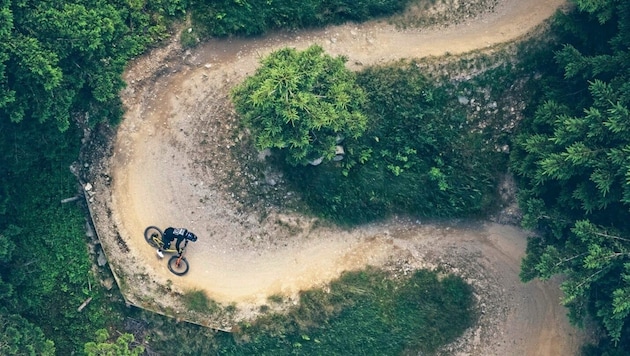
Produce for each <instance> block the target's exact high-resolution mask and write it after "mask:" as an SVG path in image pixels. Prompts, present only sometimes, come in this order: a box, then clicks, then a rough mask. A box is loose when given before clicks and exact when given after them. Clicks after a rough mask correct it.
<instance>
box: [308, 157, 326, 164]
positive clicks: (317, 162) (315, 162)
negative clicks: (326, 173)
mask: <svg viewBox="0 0 630 356" xmlns="http://www.w3.org/2000/svg"><path fill="white" fill-rule="evenodd" d="M323 161H324V157H319V158H318V159H314V160H312V161H309V162H308V164H310V165H311V166H319V165H320V164H321V163H322V162H323Z"/></svg>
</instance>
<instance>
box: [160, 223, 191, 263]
mask: <svg viewBox="0 0 630 356" xmlns="http://www.w3.org/2000/svg"><path fill="white" fill-rule="evenodd" d="M175 239H177V242H176V243H175V249H176V250H177V253H182V250H181V249H180V248H179V245H180V244H181V243H182V241H184V240H189V241H192V242H195V241H197V235H195V234H193V233H192V232H190V231H188V230H187V229H184V228H176V227H169V228H167V229H166V230H164V233H163V234H162V242H163V243H164V247H163V249H164V250H168V249H169V247H171V242H173V240H175ZM163 249H162V248H158V250H157V254H158V256H159V257H160V258H163V257H164V254H163V253H162V250H163Z"/></svg>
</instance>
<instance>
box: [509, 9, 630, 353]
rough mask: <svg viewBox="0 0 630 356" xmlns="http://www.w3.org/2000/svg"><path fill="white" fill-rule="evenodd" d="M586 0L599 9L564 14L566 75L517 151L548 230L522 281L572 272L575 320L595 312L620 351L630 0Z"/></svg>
mask: <svg viewBox="0 0 630 356" xmlns="http://www.w3.org/2000/svg"><path fill="white" fill-rule="evenodd" d="M576 2H577V3H578V6H579V7H580V8H581V9H583V10H587V11H589V14H587V15H584V14H574V15H569V16H567V17H564V18H562V19H561V24H562V28H561V30H562V31H566V32H560V33H561V34H563V36H564V37H563V38H564V39H565V40H566V41H567V43H566V44H565V45H563V46H562V48H561V49H559V50H558V51H556V53H555V60H556V62H557V63H558V64H559V66H560V67H561V68H562V69H563V70H564V73H562V75H563V77H561V79H562V80H556V81H547V82H546V84H547V85H549V84H551V85H549V87H543V90H544V91H545V92H546V93H547V95H545V96H544V99H545V102H544V103H543V104H541V105H539V106H538V108H537V110H536V112H535V113H534V115H533V117H531V118H528V119H527V120H526V121H525V122H524V123H523V126H522V128H521V133H520V134H519V135H518V136H517V138H516V139H515V145H514V149H513V150H512V155H511V167H512V169H513V171H514V172H515V173H516V174H517V176H518V178H519V181H520V185H521V191H520V197H519V199H520V201H521V206H522V207H524V213H525V219H524V222H525V223H526V226H527V227H530V228H536V229H538V230H539V231H540V232H541V235H540V237H539V238H536V239H531V240H530V241H529V246H528V250H527V255H526V257H525V259H524V260H523V265H522V272H521V278H522V279H523V280H530V279H532V278H536V277H538V278H542V279H546V278H549V277H551V276H552V275H554V274H559V273H561V274H564V275H566V276H567V279H566V281H565V282H564V283H563V284H562V290H563V291H564V299H563V303H564V304H565V305H567V306H568V308H569V312H570V316H571V318H572V320H573V321H574V322H576V323H580V322H581V320H582V319H583V318H584V317H585V316H586V315H588V314H590V315H591V316H593V317H595V318H596V320H598V321H599V322H600V323H601V325H602V326H603V327H604V328H605V330H606V331H607V335H608V337H609V338H610V339H609V340H608V341H612V343H611V344H609V345H608V346H605V349H606V351H605V352H602V353H609V354H615V353H616V352H617V351H616V350H615V349H614V347H611V346H610V345H626V346H627V345H628V340H629V339H628V337H627V336H628V334H627V332H626V333H624V330H627V328H628V325H629V324H630V323H629V321H630V304H629V303H628V300H630V299H629V298H628V297H629V296H630V274H629V272H630V270H629V269H630V158H629V157H630V129H629V128H630V111H629V108H630V85H629V84H628V83H629V82H630V51H629V50H628V49H629V48H630V36H629V35H628V29H629V28H630V3H627V2H619V1H614V0H611V1H604V2H592V1H576ZM589 17H590V18H589ZM576 24H579V26H578V25H576ZM586 29H588V30H586ZM559 79H560V78H559ZM576 88H577V89H578V90H577V91H576ZM581 88H583V89H581ZM585 89H587V90H585ZM608 341H605V342H603V343H602V345H606V342H608ZM626 352H627V350H626Z"/></svg>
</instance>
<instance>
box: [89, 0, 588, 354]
mask: <svg viewBox="0 0 630 356" xmlns="http://www.w3.org/2000/svg"><path fill="white" fill-rule="evenodd" d="M563 3H564V2H563V1H560V0H503V1H497V2H494V3H493V4H492V6H491V8H489V9H487V10H489V11H485V12H481V13H480V14H478V16H477V17H475V18H474V19H472V20H468V21H461V22H458V23H457V24H456V25H452V26H441V27H434V28H429V29H426V28H425V29H407V30H404V31H403V30H399V29H397V28H396V27H395V26H392V25H390V24H387V23H385V22H377V21H375V22H370V23H366V24H361V25H356V24H347V25H344V26H336V27H330V28H326V29H322V30H316V31H299V32H290V33H285V32H283V33H277V34H274V35H269V36H266V37H262V38H256V39H249V40H245V39H229V40H213V41H210V42H207V43H204V44H202V45H200V46H199V47H198V48H196V49H194V50H190V51H181V50H180V49H179V48H178V45H177V43H173V44H171V45H169V46H168V47H165V48H162V49H159V50H156V51H154V52H153V53H151V54H149V55H147V56H145V57H143V58H140V59H138V60H137V61H136V62H135V63H133V64H132V65H131V66H130V68H129V70H128V72H127V73H126V79H127V81H128V83H129V87H128V88H127V89H126V90H125V91H124V92H123V100H124V103H125V106H126V115H125V119H124V122H123V123H122V124H121V125H120V127H119V128H118V129H117V131H116V132H115V133H114V137H113V144H112V145H111V146H110V152H108V153H107V154H106V155H105V157H103V158H102V159H100V160H97V161H94V162H91V165H90V167H89V169H88V170H89V174H88V175H89V177H91V178H90V180H91V181H90V183H91V184H92V186H93V188H92V189H91V191H90V195H91V198H90V200H91V207H92V211H93V213H94V220H95V225H96V227H97V230H98V231H99V235H100V236H101V239H102V241H103V248H104V250H105V252H106V253H107V255H108V258H109V260H110V264H111V266H112V269H113V270H114V272H115V273H116V275H117V276H118V278H119V283H120V284H121V290H122V291H123V293H124V294H125V296H126V298H127V299H128V300H129V301H130V302H131V303H133V304H136V305H140V306H143V307H147V308H150V309H153V310H156V311H159V312H164V313H168V314H172V315H173V314H175V315H178V314H179V315H180V316H181V317H182V318H184V319H192V320H195V321H198V322H200V323H205V324H208V325H212V326H215V327H222V328H229V327H230V324H231V323H232V322H234V320H239V319H244V318H250V317H252V316H253V315H254V314H255V312H256V310H258V307H259V306H260V305H262V304H266V303H267V298H268V297H269V296H272V295H283V296H285V298H286V300H288V301H291V300H292V299H291V298H294V297H295V295H296V293H297V292H299V291H300V290H303V289H307V288H311V287H315V286H321V285H323V284H325V283H327V282H329V281H330V280H331V279H334V278H336V277H337V276H339V275H340V273H342V272H343V271H345V270H351V269H357V268H361V267H364V266H366V265H368V264H369V265H375V266H381V267H384V268H388V269H390V270H392V271H393V272H394V273H402V274H405V273H408V272H409V271H411V270H413V269H415V268H425V267H427V268H433V267H435V266H438V265H441V266H446V267H447V268H450V269H451V270H452V271H453V272H455V273H458V274H460V275H462V276H464V277H465V278H466V279H467V280H468V281H469V282H470V283H471V284H472V285H473V286H475V290H476V296H477V299H478V305H479V310H480V312H481V316H480V323H479V326H478V327H477V328H476V329H475V330H471V331H470V332H469V333H468V335H467V336H466V337H464V338H463V339H462V341H461V342H460V343H459V344H457V345H453V346H452V351H453V352H454V353H455V352H464V353H468V354H476V355H490V354H495V355H505V354H517V353H522V354H526V355H556V354H573V353H575V351H576V350H577V347H578V346H579V345H580V343H581V340H582V338H583V335H582V334H581V333H580V332H578V331H576V330H573V329H572V328H571V327H570V326H569V325H568V322H567V320H566V318H565V316H564V314H565V311H564V309H563V308H562V307H561V306H560V304H559V292H558V290H557V283H556V282H547V283H541V282H533V283H529V284H521V283H520V282H519V279H518V271H519V264H520V259H521V257H522V255H523V253H524V249H525V241H526V236H525V233H524V232H523V231H521V230H519V229H517V228H514V227H510V226H503V225H498V224H495V223H490V222H475V223H470V222H468V223H461V222H459V223H458V222H449V223H427V222H420V221H412V220H398V219H393V220H391V221H388V222H386V223H382V224H374V225H368V226H363V227H360V228H356V229H352V230H341V229H339V228H336V227H334V226H327V225H326V224H323V223H322V222H320V221H317V220H315V219H310V218H307V217H304V216H300V215H296V214H292V213H287V212H286V211H283V210H282V209H279V208H277V207H275V206H274V205H272V204H265V200H264V199H262V200H260V201H258V202H257V203H251V202H252V200H251V199H250V200H248V199H247V197H244V196H242V194H241V193H240V192H238V191H236V192H235V191H234V190H231V189H230V187H233V186H234V185H233V182H235V181H242V182H245V183H246V184H249V185H251V186H256V187H259V190H260V192H261V195H262V196H265V194H267V195H269V196H274V197H276V198H277V199H278V198H279V199H282V198H283V197H284V198H286V199H291V194H292V192H290V191H286V187H284V186H283V182H282V177H281V175H279V174H278V173H277V172H272V171H269V170H267V169H265V168H264V162H261V161H258V160H257V159H256V157H255V155H253V156H252V159H251V162H250V161H239V160H238V158H237V157H241V158H242V157H243V156H244V155H242V154H241V155H236V154H234V152H235V150H240V149H242V148H240V146H239V145H241V144H242V142H243V141H246V140H247V137H244V135H245V133H243V132H240V131H239V130H238V129H237V128H238V123H237V121H236V117H235V115H234V113H233V110H232V107H231V105H230V103H229V101H228V93H229V90H230V88H231V87H232V86H233V85H234V83H237V82H239V81H241V80H242V79H243V78H244V77H245V76H246V75H248V74H251V73H253V72H254V71H255V69H256V67H257V65H258V61H259V59H260V58H261V57H262V56H264V55H265V54H267V53H269V52H270V51H272V50H274V49H277V48H280V47H284V46H292V47H296V48H305V47H307V46H309V45H311V44H313V43H318V44H320V45H322V46H323V47H324V49H325V50H326V51H327V52H328V53H330V54H332V55H344V56H346V57H347V58H348V59H349V61H348V63H349V65H350V66H351V67H353V68H360V67H361V66H366V65H374V64H381V63H387V62H390V61H395V60H399V59H401V58H422V57H427V56H442V55H445V54H447V53H448V54H462V53H466V52H470V51H473V50H478V49H485V48H490V47H492V46H494V45H497V44H500V43H505V42H509V41H513V40H515V39H518V38H519V37H521V36H523V35H525V34H526V33H527V32H529V31H531V30H532V29H533V28H534V27H535V26H536V25H538V24H540V23H541V22H543V21H544V20H545V19H546V18H548V17H549V16H551V15H552V14H553V12H554V11H556V9H558V8H559V7H560V6H561V5H563ZM249 166H256V167H258V170H254V169H251V170H250V169H248V167H249ZM261 166H262V167H263V168H260V167H261ZM251 204H253V205H256V206H255V207H254V206H248V205H251ZM149 225H158V226H160V227H163V228H164V227H167V226H181V227H187V228H189V229H190V230H192V231H194V232H195V233H196V234H197V235H199V236H200V239H199V241H197V242H196V243H194V244H193V245H192V247H191V248H190V249H189V251H187V257H188V260H189V261H190V264H191V270H190V272H189V273H188V274H187V275H186V276H184V277H175V276H174V275H172V274H171V273H170V272H169V271H168V269H167V267H166V262H165V260H160V259H158V258H157V257H156V255H155V250H153V249H152V248H150V247H149V246H148V245H147V244H146V243H145V242H144V240H143V236H142V235H143V231H144V229H145V227H147V226H149ZM191 289H198V290H203V291H205V292H206V293H207V295H208V296H209V297H210V298H212V299H214V300H216V301H217V302H220V303H223V304H231V303H234V304H235V305H236V311H235V312H233V313H228V314H221V315H218V316H215V317H212V318H211V319H212V320H209V319H205V320H204V319H203V316H199V315H191V314H190V313H189V312H187V311H185V310H183V309H181V305H178V303H177V302H176V301H175V300H174V299H173V298H165V297H164V295H170V294H171V293H175V294H177V293H182V292H185V291H186V290H191Z"/></svg>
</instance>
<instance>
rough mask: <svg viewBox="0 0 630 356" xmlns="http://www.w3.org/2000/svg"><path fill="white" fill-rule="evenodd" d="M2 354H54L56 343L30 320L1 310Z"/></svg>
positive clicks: (44, 355)
mask: <svg viewBox="0 0 630 356" xmlns="http://www.w3.org/2000/svg"><path fill="white" fill-rule="evenodd" d="M0 354H2V355H32V356H35V355H37V356H54V355H55V344H54V343H53V342H52V341H50V340H48V339H46V338H45V336H44V333H43V332H42V331H41V329H40V328H38V327H37V326H35V325H33V324H31V323H30V322H28V320H26V319H24V318H22V317H21V316H19V315H16V314H6V313H5V311H2V310H0Z"/></svg>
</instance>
